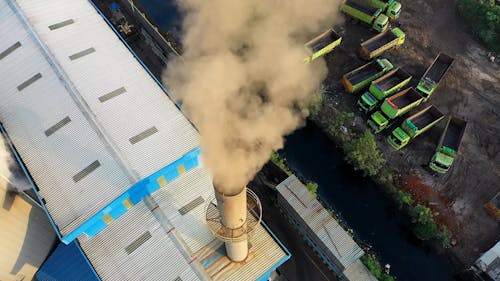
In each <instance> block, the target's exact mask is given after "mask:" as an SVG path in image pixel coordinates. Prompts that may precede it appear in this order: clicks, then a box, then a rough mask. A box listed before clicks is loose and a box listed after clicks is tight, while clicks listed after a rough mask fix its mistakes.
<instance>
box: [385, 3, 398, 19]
mask: <svg viewBox="0 0 500 281" xmlns="http://www.w3.org/2000/svg"><path fill="white" fill-rule="evenodd" d="M401 7H402V6H401V3H399V2H397V1H393V2H392V3H390V4H389V7H387V11H386V14H387V16H388V17H389V19H390V20H391V21H396V20H397V19H398V18H399V15H400V14H401Z"/></svg>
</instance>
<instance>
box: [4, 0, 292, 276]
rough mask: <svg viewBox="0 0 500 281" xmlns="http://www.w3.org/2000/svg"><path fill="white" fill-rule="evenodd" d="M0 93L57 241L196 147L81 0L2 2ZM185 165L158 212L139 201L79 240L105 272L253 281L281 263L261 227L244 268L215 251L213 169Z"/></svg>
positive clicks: (180, 118)
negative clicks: (210, 217)
mask: <svg viewBox="0 0 500 281" xmlns="http://www.w3.org/2000/svg"><path fill="white" fill-rule="evenodd" d="M0 100H1V102H0V122H2V124H3V127H4V128H5V129H6V131H7V133H8V135H9V137H10V138H11V140H12V143H13V144H14V146H15V148H16V149H17V152H18V153H19V155H20V157H21V159H22V160H23V161H24V164H25V166H26V168H27V169H28V170H29V172H30V175H31V177H32V178H33V179H34V182H35V183H36V185H37V187H38V188H39V192H38V193H39V195H40V196H41V197H42V198H43V201H44V205H45V206H46V208H47V210H48V212H49V213H50V215H51V217H52V219H53V221H54V223H55V224H56V225H57V227H58V229H59V231H60V233H61V235H62V236H64V235H67V234H68V233H71V232H72V231H74V230H75V229H76V228H78V227H79V226H81V225H82V223H84V222H86V221H87V220H88V219H89V218H91V217H92V216H93V215H95V214H96V213H98V212H99V211H100V210H101V209H103V207H105V206H107V205H108V203H110V202H111V201H113V200H114V199H115V198H117V197H118V196H119V195H120V194H122V193H123V192H125V191H126V190H128V189H129V188H130V187H131V186H132V185H133V184H134V183H136V182H138V181H139V180H141V179H144V178H147V177H148V176H150V175H151V174H153V173H155V172H156V171H158V170H160V169H162V168H163V167H165V166H167V165H169V164H171V163H172V162H174V161H175V160H177V159H179V158H181V157H182V156H183V155H186V153H188V152H190V151H192V150H193V149H195V148H197V147H198V146H199V140H198V134H197V132H196V130H195V129H194V128H193V126H192V125H191V124H190V122H189V121H188V120H187V119H186V118H185V117H184V115H183V114H182V113H181V112H180V110H178V109H177V107H176V106H175V105H174V103H173V102H172V101H171V100H170V99H169V98H168V97H167V96H166V95H165V93H164V92H163V91H162V89H161V88H160V86H159V85H158V84H156V83H155V81H154V80H153V78H151V77H150V76H149V75H148V73H147V72H146V71H145V69H144V68H143V67H142V66H141V64H140V63H139V62H138V61H137V60H136V59H135V58H134V57H133V55H132V53H131V52H130V51H129V50H128V49H127V47H126V46H125V45H124V44H123V43H122V42H121V41H120V40H119V38H118V37H117V36H116V34H115V33H113V31H112V30H111V28H110V27H109V26H108V25H107V24H106V22H105V21H104V20H103V19H102V18H101V16H100V15H99V14H98V13H97V11H96V10H95V9H94V7H92V5H91V4H90V3H89V2H88V1H86V0H71V1H68V0H15V1H11V0H0ZM184 172H185V173H181V172H179V173H180V174H181V176H180V177H178V178H176V179H175V180H173V181H171V182H165V184H166V185H164V186H163V188H161V189H159V190H157V191H156V192H154V193H153V194H152V196H151V197H152V198H153V199H154V200H155V201H156V202H157V203H158V205H159V208H157V209H156V210H154V208H150V207H151V206H146V204H145V203H144V202H142V201H141V202H139V203H137V204H135V205H132V206H127V208H129V209H128V211H126V213H125V214H123V215H122V216H121V217H119V218H118V219H116V220H113V221H111V222H110V223H109V225H107V226H106V227H105V228H104V229H103V230H102V231H100V232H99V233H98V234H96V235H95V236H93V237H87V236H85V235H80V236H79V237H78V242H79V243H80V245H81V247H82V249H83V251H84V252H85V254H86V256H87V257H88V259H89V261H90V262H91V264H92V266H93V267H94V269H95V270H96V272H97V274H98V275H99V276H100V277H101V279H103V280H146V279H147V278H151V280H158V279H163V280H179V279H176V278H180V280H198V278H200V276H202V277H203V276H205V277H206V276H208V278H215V279H217V280H254V279H256V278H258V277H259V276H261V275H262V274H264V272H266V271H267V270H269V269H270V268H272V267H273V266H274V265H276V264H278V262H280V261H283V260H284V258H285V257H286V256H287V254H286V253H285V252H284V250H283V248H282V247H280V245H278V243H277V242H276V241H275V239H274V238H273V237H271V235H270V234H269V233H268V232H267V231H266V230H265V229H264V228H263V227H262V226H261V225H259V226H258V227H257V228H256V234H255V239H253V240H251V242H250V243H251V244H252V245H251V247H250V254H249V258H248V259H247V260H246V263H245V264H239V263H238V264H235V263H230V262H229V260H228V259H227V258H226V257H225V256H224V255H220V252H221V249H223V246H222V243H221V242H220V241H218V240H215V239H214V237H213V236H212V235H211V234H210V232H209V231H208V228H207V226H206V224H205V222H204V208H205V204H206V203H205V202H207V200H208V198H209V196H211V195H212V194H213V186H212V180H211V178H210V175H209V174H208V172H207V171H206V170H205V169H204V168H203V166H198V167H197V168H194V169H192V170H189V171H187V172H186V171H184ZM153 210H154V211H153ZM158 216H164V217H163V218H158ZM200 270H201V272H202V273H200ZM159 276H161V278H158V277H159ZM146 277H147V278H146ZM155 277H156V278H155Z"/></svg>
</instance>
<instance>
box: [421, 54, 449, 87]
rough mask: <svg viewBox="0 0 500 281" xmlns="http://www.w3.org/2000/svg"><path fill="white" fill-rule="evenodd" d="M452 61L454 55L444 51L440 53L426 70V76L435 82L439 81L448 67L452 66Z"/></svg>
mask: <svg viewBox="0 0 500 281" xmlns="http://www.w3.org/2000/svg"><path fill="white" fill-rule="evenodd" d="M452 63H453V58H452V57H450V56H448V55H446V54H443V53H441V54H439V55H438V57H437V58H436V60H435V61H434V63H433V64H432V65H431V66H430V68H429V69H428V70H427V71H426V74H425V75H424V78H425V79H429V80H431V81H433V82H439V81H440V80H441V79H442V78H443V76H444V74H445V73H446V71H447V70H448V68H450V66H451V64H452Z"/></svg>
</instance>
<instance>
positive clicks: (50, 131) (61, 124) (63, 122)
mask: <svg viewBox="0 0 500 281" xmlns="http://www.w3.org/2000/svg"><path fill="white" fill-rule="evenodd" d="M69 122H71V118H69V116H66V117H64V118H63V119H62V120H61V121H59V122H57V123H56V124H54V125H53V126H52V127H50V128H48V129H47V130H45V135H46V136H47V137H48V136H50V135H52V134H53V133H55V132H56V131H57V130H59V129H61V128H62V127H64V126H65V125H67V124H68V123H69Z"/></svg>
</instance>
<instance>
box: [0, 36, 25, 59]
mask: <svg viewBox="0 0 500 281" xmlns="http://www.w3.org/2000/svg"><path fill="white" fill-rule="evenodd" d="M19 47H21V42H19V41H17V42H16V43H14V44H13V45H12V46H10V47H8V48H7V49H6V50H5V51H3V52H1V53H0V60H1V59H3V58H5V57H6V56H8V55H10V53H12V52H14V50H15V49H17V48H19Z"/></svg>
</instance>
